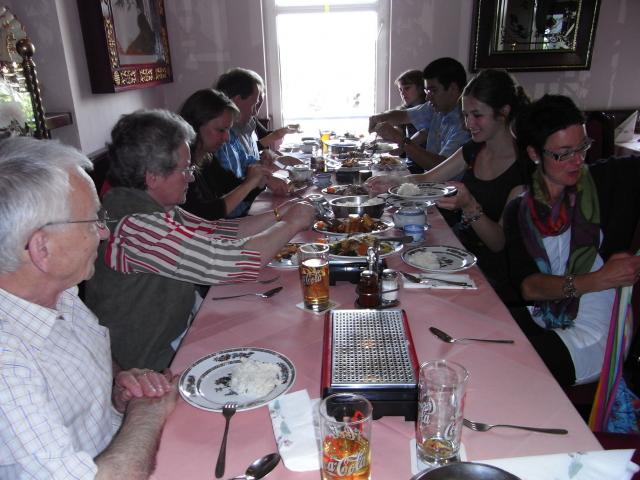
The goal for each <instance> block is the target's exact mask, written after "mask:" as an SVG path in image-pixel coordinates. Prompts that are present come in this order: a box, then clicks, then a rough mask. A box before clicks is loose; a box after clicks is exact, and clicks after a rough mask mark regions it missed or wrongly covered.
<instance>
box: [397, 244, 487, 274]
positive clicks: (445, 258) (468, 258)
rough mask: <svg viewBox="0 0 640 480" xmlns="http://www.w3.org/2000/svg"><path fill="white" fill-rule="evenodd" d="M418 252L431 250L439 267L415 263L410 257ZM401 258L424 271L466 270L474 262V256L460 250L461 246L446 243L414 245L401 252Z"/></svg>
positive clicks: (446, 271)
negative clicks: (450, 245)
mask: <svg viewBox="0 0 640 480" xmlns="http://www.w3.org/2000/svg"><path fill="white" fill-rule="evenodd" d="M418 252H431V253H433V254H434V255H435V256H436V257H437V258H438V262H439V263H440V267H438V268H427V267H423V266H420V265H418V264H417V263H416V261H415V259H414V258H412V257H414V255H415V254H416V253H418ZM402 260H404V262H405V263H407V264H408V265H411V266H412V267H416V268H419V269H420V270H423V271H425V272H441V273H448V272H459V271H461V270H466V269H467V268H469V267H472V266H473V265H475V264H476V261H477V259H476V257H475V255H473V254H472V253H470V252H467V251H466V250H462V249H461V248H456V247H449V246H447V245H432V246H425V247H416V248H412V249H411V250H407V251H405V252H404V253H403V254H402Z"/></svg>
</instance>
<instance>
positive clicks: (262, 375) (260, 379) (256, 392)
mask: <svg viewBox="0 0 640 480" xmlns="http://www.w3.org/2000/svg"><path fill="white" fill-rule="evenodd" d="M279 383H280V367H278V365H277V364H275V363H264V362H257V361H255V360H248V359H242V361H241V362H240V363H239V364H238V365H237V366H236V367H235V368H234V369H233V370H232V371H231V383H230V387H231V390H233V391H234V392H236V393H237V394H238V395H249V396H251V397H263V396H265V395H266V394H268V393H269V392H270V391H271V390H273V389H274V387H275V386H276V385H278V384H279Z"/></svg>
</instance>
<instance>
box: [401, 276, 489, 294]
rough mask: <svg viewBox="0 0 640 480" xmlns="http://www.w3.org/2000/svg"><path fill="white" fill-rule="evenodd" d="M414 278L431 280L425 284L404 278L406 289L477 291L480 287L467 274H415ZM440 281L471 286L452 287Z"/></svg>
mask: <svg viewBox="0 0 640 480" xmlns="http://www.w3.org/2000/svg"><path fill="white" fill-rule="evenodd" d="M413 275H414V276H416V277H418V278H420V279H429V281H427V282H425V283H413V282H412V281H410V280H407V279H406V278H404V277H402V280H403V281H404V288H451V289H458V290H469V289H471V290H476V289H477V288H478V286H477V285H476V282H474V281H473V278H471V277H470V276H469V275H467V274H465V273H414V274H413ZM438 279H442V280H450V281H452V282H462V283H466V284H468V285H469V286H463V285H450V284H448V283H445V282H439V281H438Z"/></svg>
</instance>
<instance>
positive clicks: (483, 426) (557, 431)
mask: <svg viewBox="0 0 640 480" xmlns="http://www.w3.org/2000/svg"><path fill="white" fill-rule="evenodd" d="M462 423H463V424H464V426H465V427H467V428H470V429H471V430H475V431H476V432H486V431H487V430H491V429H492V428H495V427H504V428H519V429H520V430H528V431H530V432H539V433H550V434H552V435H566V434H567V433H569V432H568V431H567V430H565V429H564V428H538V427H524V426H522V425H506V424H496V425H491V424H490V423H481V422H472V421H471V420H467V419H466V418H465V419H464V420H463V421H462Z"/></svg>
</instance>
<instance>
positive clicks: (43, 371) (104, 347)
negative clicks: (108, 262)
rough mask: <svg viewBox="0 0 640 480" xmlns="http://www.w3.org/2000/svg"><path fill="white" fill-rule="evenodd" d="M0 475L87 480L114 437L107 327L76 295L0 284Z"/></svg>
mask: <svg viewBox="0 0 640 480" xmlns="http://www.w3.org/2000/svg"><path fill="white" fill-rule="evenodd" d="M0 362H1V363H0V478H20V479H34V478H37V479H63V478H64V479H89V478H94V477H95V475H96V472H97V467H96V465H95V463H94V461H93V458H94V457H95V456H97V455H98V454H99V453H100V452H101V451H103V450H104V449H105V448H106V447H107V446H108V444H109V442H110V441H111V439H112V438H113V436H114V435H115V433H116V431H117V429H118V427H119V425H120V423H121V416H120V415H119V414H118V413H117V412H116V411H115V409H114V408H113V407H112V404H111V386H112V382H113V376H112V371H111V352H110V348H109V333H108V331H107V329H106V328H104V327H101V326H100V325H99V324H98V321H97V319H96V317H95V316H94V315H93V314H92V313H91V312H90V311H89V309H88V308H87V307H86V306H85V305H84V304H83V303H82V301H80V299H79V298H78V297H77V291H76V289H72V290H67V291H65V292H63V293H62V294H61V295H60V298H59V300H58V304H57V306H56V309H50V308H46V307H42V306H40V305H36V304H33V303H30V302H28V301H26V300H23V299H21V298H18V297H16V296H14V295H11V294H10V293H8V292H6V291H4V290H2V289H0Z"/></svg>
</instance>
